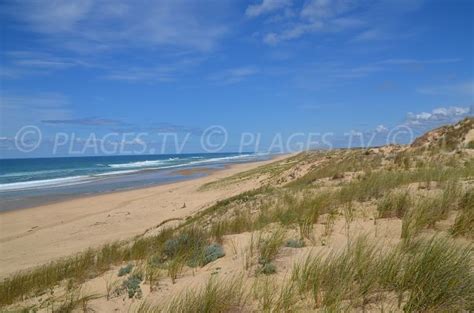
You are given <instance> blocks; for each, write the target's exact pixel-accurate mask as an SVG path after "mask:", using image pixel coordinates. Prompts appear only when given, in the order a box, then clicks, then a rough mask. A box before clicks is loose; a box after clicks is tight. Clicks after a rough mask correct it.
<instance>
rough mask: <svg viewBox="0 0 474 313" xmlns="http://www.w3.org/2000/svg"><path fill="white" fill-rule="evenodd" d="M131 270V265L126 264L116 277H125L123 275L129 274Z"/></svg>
mask: <svg viewBox="0 0 474 313" xmlns="http://www.w3.org/2000/svg"><path fill="white" fill-rule="evenodd" d="M132 269H133V264H130V263H129V264H127V265H126V266H124V267H121V268H120V269H119V272H118V276H119V277H122V276H125V275H127V274H130V272H131V271H132Z"/></svg>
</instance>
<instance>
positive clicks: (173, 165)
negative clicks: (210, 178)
mask: <svg viewBox="0 0 474 313" xmlns="http://www.w3.org/2000/svg"><path fill="white" fill-rule="evenodd" d="M268 158H270V156H269V155H262V154H251V153H212V154H209V153H207V154H176V155H132V156H94V157H64V158H36V159H2V160H0V197H1V202H0V211H5V210H11V209H19V208H26V207H31V206H35V205H40V204H44V203H49V202H54V201H58V200H62V199H66V198H70V197H74V196H80V195H84V194H95V193H102V192H111V191H118V190H126V189H132V188H139V187H146V186H152V185H157V184H163V183H169V182H175V181H180V180H184V179H190V178H196V177H199V176H202V175H204V174H203V173H202V172H201V173H199V172H197V173H196V174H193V175H181V174H179V171H177V170H179V169H192V168H200V167H206V168H215V169H219V168H223V167H225V166H226V165H228V164H234V163H243V162H252V161H257V160H265V159H268Z"/></svg>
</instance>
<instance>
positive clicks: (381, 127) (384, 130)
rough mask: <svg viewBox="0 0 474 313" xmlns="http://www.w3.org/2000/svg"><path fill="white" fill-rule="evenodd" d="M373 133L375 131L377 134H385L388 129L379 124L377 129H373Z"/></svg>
mask: <svg viewBox="0 0 474 313" xmlns="http://www.w3.org/2000/svg"><path fill="white" fill-rule="evenodd" d="M375 131H376V132H377V133H385V132H387V131H388V128H387V127H385V126H384V125H382V124H380V125H378V126H377V127H375Z"/></svg>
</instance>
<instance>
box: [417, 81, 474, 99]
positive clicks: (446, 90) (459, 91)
mask: <svg viewBox="0 0 474 313" xmlns="http://www.w3.org/2000/svg"><path fill="white" fill-rule="evenodd" d="M417 91H418V92H419V93H422V94H425V95H467V96H471V97H474V81H467V82H461V83H456V84H448V85H441V86H430V87H421V88H418V89H417Z"/></svg>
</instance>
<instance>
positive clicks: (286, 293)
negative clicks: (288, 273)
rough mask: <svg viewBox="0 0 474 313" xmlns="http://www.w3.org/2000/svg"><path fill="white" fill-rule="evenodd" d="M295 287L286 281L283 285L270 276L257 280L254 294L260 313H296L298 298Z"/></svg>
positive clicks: (253, 288)
mask: <svg viewBox="0 0 474 313" xmlns="http://www.w3.org/2000/svg"><path fill="white" fill-rule="evenodd" d="M295 291H296V290H295V285H294V283H293V282H292V281H291V280H290V281H287V280H285V281H284V282H283V283H282V284H281V285H280V284H278V283H277V282H276V281H275V279H272V278H270V277H268V276H264V277H262V278H257V280H256V281H255V283H254V285H253V287H252V292H253V297H254V298H255V300H257V301H258V311H259V312H295V306H296V303H297V301H298V297H297V296H296V292H295Z"/></svg>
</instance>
